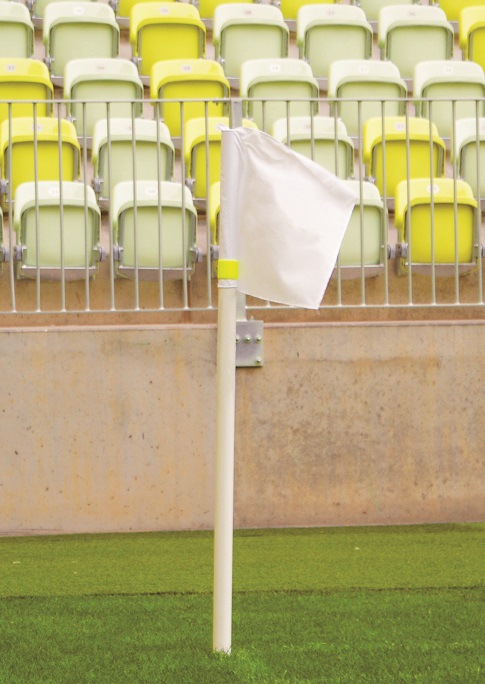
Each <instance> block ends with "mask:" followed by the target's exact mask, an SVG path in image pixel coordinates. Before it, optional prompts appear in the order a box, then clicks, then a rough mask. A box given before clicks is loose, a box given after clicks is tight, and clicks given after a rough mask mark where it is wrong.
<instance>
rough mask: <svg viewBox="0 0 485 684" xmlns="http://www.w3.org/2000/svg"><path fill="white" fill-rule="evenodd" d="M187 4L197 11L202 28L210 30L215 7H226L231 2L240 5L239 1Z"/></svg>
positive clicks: (202, 0)
mask: <svg viewBox="0 0 485 684" xmlns="http://www.w3.org/2000/svg"><path fill="white" fill-rule="evenodd" d="M189 2H190V3H191V4H192V5H194V7H196V8H197V9H198V11H199V14H200V18H201V19H202V21H203V22H204V26H205V27H206V28H208V29H212V27H213V23H214V12H215V9H216V7H217V6H218V5H227V4H229V3H231V2H236V3H240V2H241V0H189ZM254 2H258V0H254Z"/></svg>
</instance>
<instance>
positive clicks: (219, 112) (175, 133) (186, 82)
mask: <svg viewBox="0 0 485 684" xmlns="http://www.w3.org/2000/svg"><path fill="white" fill-rule="evenodd" d="M229 96H230V86H229V82H228V80H227V78H226V77H225V75H224V70H223V68H222V66H221V65H220V64H219V63H218V62H216V61H215V60H212V59H174V60H170V59H168V60H164V61H163V62H156V64H154V65H153V67H152V71H151V75H150V97H151V100H152V103H153V105H154V106H155V117H156V118H161V119H163V121H164V122H165V123H166V124H167V126H168V128H169V131H170V135H171V136H172V138H175V139H178V138H180V135H181V130H182V123H181V122H182V116H183V122H184V123H186V122H187V121H189V119H192V118H194V117H202V116H206V114H207V116H224V115H226V113H227V111H228V103H227V102H226V103H224V102H217V100H220V99H221V98H228V97H229ZM190 99H192V100H199V101H196V102H189V101H187V100H190ZM170 100H185V102H184V104H183V106H181V105H180V104H179V102H173V101H172V102H171V101H170Z"/></svg>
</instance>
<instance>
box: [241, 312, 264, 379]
mask: <svg viewBox="0 0 485 684" xmlns="http://www.w3.org/2000/svg"><path fill="white" fill-rule="evenodd" d="M263 361H264V346H263V321H253V320H251V321H245V320H242V321H236V368H259V367H260V366H262V365H263Z"/></svg>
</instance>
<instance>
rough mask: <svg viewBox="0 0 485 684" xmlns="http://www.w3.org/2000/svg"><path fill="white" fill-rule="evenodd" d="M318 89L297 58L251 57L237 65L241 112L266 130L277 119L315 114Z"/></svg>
mask: <svg viewBox="0 0 485 684" xmlns="http://www.w3.org/2000/svg"><path fill="white" fill-rule="evenodd" d="M318 92H319V91H318V83H317V81H316V79H315V78H314V77H313V74H312V70H311V67H310V65H309V64H307V63H306V62H304V61H303V60H301V59H289V58H288V59H251V60H247V61H246V62H244V63H243V65H242V67H241V81H240V94H241V97H242V98H243V99H244V103H243V106H244V111H245V115H246V116H247V118H250V119H253V120H254V121H255V123H256V125H257V126H258V128H260V129H261V130H264V131H266V132H268V133H271V132H272V127H273V124H274V122H275V121H276V120H277V119H281V118H284V117H287V116H311V115H312V114H316V113H317V111H318ZM292 100H294V101H292Z"/></svg>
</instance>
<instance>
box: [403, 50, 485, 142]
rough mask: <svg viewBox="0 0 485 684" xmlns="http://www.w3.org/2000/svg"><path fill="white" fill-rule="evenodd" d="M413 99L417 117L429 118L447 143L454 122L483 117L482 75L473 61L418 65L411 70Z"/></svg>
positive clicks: (484, 92) (484, 88)
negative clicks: (478, 116) (471, 117)
mask: <svg viewBox="0 0 485 684" xmlns="http://www.w3.org/2000/svg"><path fill="white" fill-rule="evenodd" d="M414 97H415V107H416V115H417V116H424V117H425V118H427V119H431V120H432V121H433V123H435V124H436V126H437V128H438V133H439V135H440V136H441V137H442V138H444V139H447V140H450V139H451V137H452V133H453V122H454V121H455V122H456V121H457V119H460V118H466V117H470V116H476V115H477V112H478V114H479V115H480V116H483V115H484V114H485V100H484V99H483V98H485V74H484V72H483V69H482V67H481V66H479V65H478V64H475V63H474V62H461V61H458V60H439V61H431V62H420V63H419V64H416V67H415V69H414ZM422 98H424V99H422ZM429 100H431V102H430V101H429Z"/></svg>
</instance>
